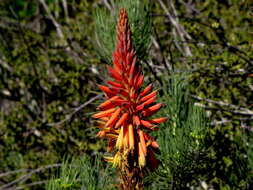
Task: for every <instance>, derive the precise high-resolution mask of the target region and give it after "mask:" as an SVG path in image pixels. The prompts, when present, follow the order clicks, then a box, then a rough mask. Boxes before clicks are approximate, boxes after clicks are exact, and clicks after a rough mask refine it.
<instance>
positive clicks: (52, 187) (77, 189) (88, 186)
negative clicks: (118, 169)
mask: <svg viewBox="0 0 253 190" xmlns="http://www.w3.org/2000/svg"><path fill="white" fill-rule="evenodd" d="M101 163H102V162H101V158H100V157H99V156H97V157H96V158H95V160H91V158H90V157H89V156H87V155H85V156H83V157H81V158H79V159H66V160H65V161H64V162H63V163H62V166H61V168H60V170H59V171H58V174H57V175H56V176H54V177H53V178H52V179H51V180H50V181H49V183H47V185H46V189H47V190H62V189H69V190H70V189H71V190H104V189H108V190H111V189H113V183H114V182H113V179H114V178H113V172H112V171H111V170H110V168H109V167H107V168H104V167H103V166H102V164H101Z"/></svg>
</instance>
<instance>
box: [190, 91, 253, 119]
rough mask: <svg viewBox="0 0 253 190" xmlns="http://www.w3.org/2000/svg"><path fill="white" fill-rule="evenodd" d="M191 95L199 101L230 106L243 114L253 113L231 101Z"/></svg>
mask: <svg viewBox="0 0 253 190" xmlns="http://www.w3.org/2000/svg"><path fill="white" fill-rule="evenodd" d="M191 97H193V98H194V99H196V100H199V101H205V102H208V103H211V104H216V105H219V106H228V107H230V108H232V109H235V110H240V111H241V113H242V114H246V115H253V111H251V110H249V109H247V108H244V107H240V106H236V105H234V104H229V103H226V102H222V101H215V100H211V99H208V98H201V97H199V96H195V95H191Z"/></svg>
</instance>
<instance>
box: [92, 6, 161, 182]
mask: <svg viewBox="0 0 253 190" xmlns="http://www.w3.org/2000/svg"><path fill="white" fill-rule="evenodd" d="M116 30H117V34H116V35H117V36H116V47H115V51H114V53H113V66H112V67H110V66H109V67H108V71H109V74H110V76H111V80H108V81H107V85H99V88H100V89H101V90H102V91H103V92H104V93H105V99H106V100H105V101H104V102H103V103H101V104H100V105H99V106H98V109H99V110H100V111H99V112H98V113H96V114H94V115H93V116H92V117H93V118H96V119H98V123H99V128H100V131H99V133H98V134H97V136H99V137H103V138H107V139H108V151H110V152H112V153H113V156H112V157H106V158H105V159H106V160H107V161H109V162H112V163H113V165H114V166H116V167H118V168H119V169H120V170H121V171H122V172H123V173H126V175H131V178H132V179H131V180H133V178H134V175H136V174H135V173H136V171H138V172H139V173H141V171H142V170H143V168H144V167H148V168H149V169H151V170H153V169H155V168H156V167H157V165H158V163H159V162H158V160H157V159H156V158H155V155H154V150H155V149H159V146H158V144H157V142H156V141H155V140H154V139H153V138H152V137H151V136H150V135H149V134H148V132H149V131H152V130H155V129H156V128H157V125H158V124H160V123H162V122H165V121H166V118H165V117H162V118H156V119H150V117H151V116H152V115H153V114H155V113H156V112H157V111H158V110H159V109H160V108H161V107H162V104H161V103H157V104H156V103H155V101H156V95H157V91H152V84H150V85H148V86H147V87H145V88H142V85H143V80H144V75H143V73H142V71H141V67H140V65H139V62H138V60H137V58H136V54H135V50H134V47H133V42H132V39H131V30H130V25H129V23H128V16H127V12H126V10H125V9H121V10H120V13H119V20H118V24H117V28H116ZM125 170H127V171H125ZM129 183H130V182H129Z"/></svg>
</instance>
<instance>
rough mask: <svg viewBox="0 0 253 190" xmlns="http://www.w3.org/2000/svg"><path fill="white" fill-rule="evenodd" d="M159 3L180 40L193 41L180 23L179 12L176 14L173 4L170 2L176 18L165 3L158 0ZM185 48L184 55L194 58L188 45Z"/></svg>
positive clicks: (184, 45)
mask: <svg viewBox="0 0 253 190" xmlns="http://www.w3.org/2000/svg"><path fill="white" fill-rule="evenodd" d="M158 2H159V3H160V5H161V7H162V9H163V10H164V11H165V13H166V16H167V17H168V18H169V20H170V22H171V24H172V25H173V26H174V27H175V28H176V31H177V34H178V36H179V38H180V39H181V40H182V41H186V39H187V40H191V36H190V35H189V34H188V33H187V32H186V31H185V29H184V28H183V26H182V25H181V24H180V23H179V20H178V17H177V12H176V9H175V7H174V5H173V2H172V1H171V0H170V1H169V5H170V7H171V8H172V10H173V13H174V16H173V15H172V14H171V13H170V12H169V10H168V9H167V7H166V6H165V4H164V3H163V1H162V0H158ZM183 48H184V53H185V55H186V56H192V53H191V49H190V47H189V46H188V44H183Z"/></svg>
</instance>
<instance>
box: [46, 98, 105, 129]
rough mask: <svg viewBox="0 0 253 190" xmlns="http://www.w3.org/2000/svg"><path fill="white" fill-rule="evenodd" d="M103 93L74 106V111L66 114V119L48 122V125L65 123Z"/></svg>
mask: <svg viewBox="0 0 253 190" xmlns="http://www.w3.org/2000/svg"><path fill="white" fill-rule="evenodd" d="M102 95H103V94H98V95H97V96H95V97H93V98H91V99H90V100H88V101H87V102H85V103H83V104H81V105H80V106H78V107H76V108H74V111H73V112H71V113H70V114H68V115H66V117H65V119H63V120H61V121H58V122H56V123H48V124H47V125H48V126H55V125H61V124H63V123H65V122H66V121H68V120H70V119H71V118H72V117H73V115H75V114H76V113H77V112H79V111H80V110H81V109H83V108H84V107H85V106H87V105H89V104H90V103H92V102H94V101H95V100H97V99H99V98H100V97H102Z"/></svg>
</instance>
